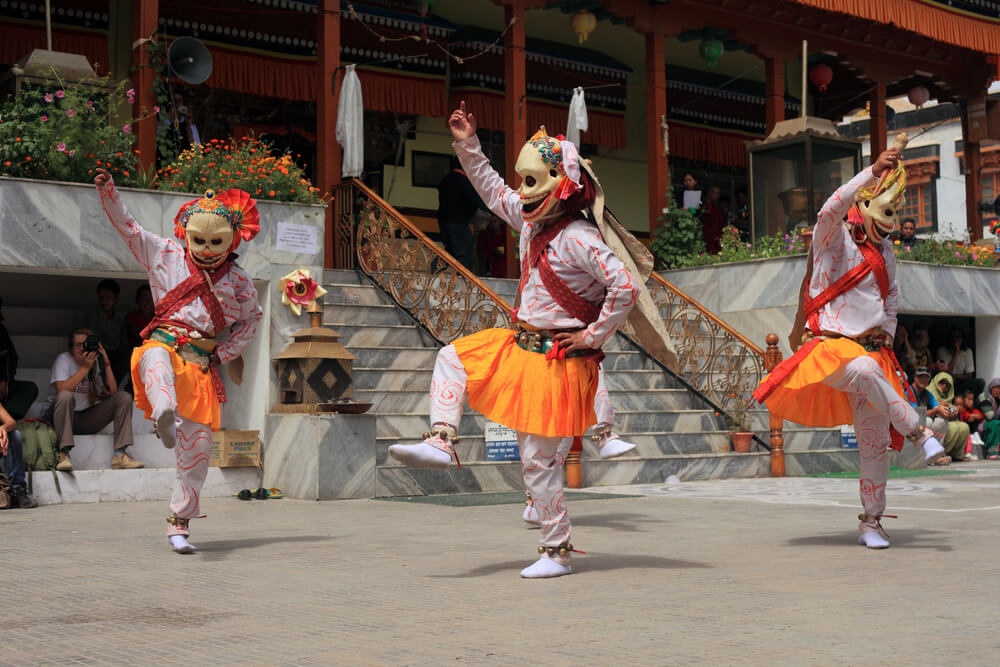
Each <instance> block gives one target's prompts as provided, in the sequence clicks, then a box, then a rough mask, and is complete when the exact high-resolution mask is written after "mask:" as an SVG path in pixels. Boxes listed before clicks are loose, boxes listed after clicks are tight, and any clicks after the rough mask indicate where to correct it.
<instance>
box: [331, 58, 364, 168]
mask: <svg viewBox="0 0 1000 667" xmlns="http://www.w3.org/2000/svg"><path fill="white" fill-rule="evenodd" d="M354 67H355V66H354V65H348V66H347V67H346V70H347V73H346V74H345V75H344V81H343V83H341V85H340V100H339V102H338V104H337V143H339V144H340V147H341V148H342V149H343V151H344V157H343V160H342V162H341V168H340V174H341V176H342V177H343V178H357V177H359V176H361V172H362V170H363V169H364V164H365V143H364V128H365V109H364V105H363V104H362V101H361V81H360V80H359V79H358V73H357V72H355V71H354Z"/></svg>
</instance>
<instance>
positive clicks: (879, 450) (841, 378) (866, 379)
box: [824, 356, 922, 532]
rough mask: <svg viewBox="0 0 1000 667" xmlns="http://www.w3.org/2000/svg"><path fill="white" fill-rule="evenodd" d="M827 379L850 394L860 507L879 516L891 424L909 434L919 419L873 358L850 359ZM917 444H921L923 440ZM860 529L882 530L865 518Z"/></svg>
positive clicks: (917, 424) (918, 422) (886, 470)
mask: <svg viewBox="0 0 1000 667" xmlns="http://www.w3.org/2000/svg"><path fill="white" fill-rule="evenodd" d="M824 382H825V383H826V384H827V385H829V386H830V387H833V388H834V389H837V390H840V391H842V392H844V393H846V394H849V395H850V399H851V406H852V408H853V409H854V432H855V436H856V437H857V439H858V456H859V458H860V461H861V475H860V478H861V483H860V484H861V506H862V507H863V508H864V510H865V514H868V515H870V516H873V517H880V516H882V514H883V513H884V512H885V483H886V479H888V477H889V442H890V437H891V436H890V435H889V427H890V426H892V427H893V428H895V429H896V430H897V431H899V432H900V433H902V434H903V435H908V434H910V433H912V432H913V431H915V430H916V428H917V426H919V425H920V418H919V416H918V415H917V411H916V410H914V409H913V406H911V405H910V404H909V402H907V401H906V400H904V399H903V398H901V397H900V396H899V394H897V393H896V390H895V389H893V387H892V385H891V384H890V383H889V380H888V379H886V377H885V374H884V373H883V372H882V369H881V368H880V367H879V365H878V364H877V363H876V362H875V360H873V359H872V358H871V357H867V356H866V357H858V358H857V359H853V360H851V362H850V363H848V364H847V365H845V366H844V367H843V368H841V369H840V370H839V371H837V372H836V373H834V374H833V375H831V376H830V377H828V378H827V379H826V380H824ZM916 444H917V446H920V445H921V444H922V440H918V441H917V442H916ZM858 528H859V530H860V531H861V532H865V531H878V530H879V528H878V524H877V522H864V521H862V522H861V523H860V525H859V527H858Z"/></svg>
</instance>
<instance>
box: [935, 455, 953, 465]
mask: <svg viewBox="0 0 1000 667" xmlns="http://www.w3.org/2000/svg"><path fill="white" fill-rule="evenodd" d="M931 465H932V466H946V465H951V457H950V456H942V457H941V458H939V459H938V460H937V461H935V462H934V463H932V464H931Z"/></svg>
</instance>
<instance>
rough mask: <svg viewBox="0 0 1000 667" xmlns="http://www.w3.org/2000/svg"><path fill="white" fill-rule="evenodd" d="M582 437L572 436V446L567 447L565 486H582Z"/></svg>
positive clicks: (579, 487)
mask: <svg viewBox="0 0 1000 667" xmlns="http://www.w3.org/2000/svg"><path fill="white" fill-rule="evenodd" d="M582 454H583V438H581V437H580V436H576V437H574V438H573V446H572V447H570V448H569V453H568V454H567V455H566V486H567V487H569V488H571V489H582V488H583V462H582V460H581V458H580V457H581V455H582Z"/></svg>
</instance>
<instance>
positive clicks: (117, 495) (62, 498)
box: [31, 447, 260, 505]
mask: <svg viewBox="0 0 1000 667" xmlns="http://www.w3.org/2000/svg"><path fill="white" fill-rule="evenodd" d="M161 448H162V447H161ZM55 474H56V475H57V476H58V477H59V486H60V488H61V489H62V494H60V493H59V492H58V491H57V490H56V484H55V480H54V479H53V475H52V473H51V472H49V471H47V470H46V471H41V472H33V473H31V483H32V487H33V488H32V495H34V496H35V498H37V499H38V502H39V503H40V504H42V505H58V504H61V503H62V504H68V503H109V502H120V501H125V500H169V499H170V496H171V494H172V493H173V492H174V478H175V477H176V474H177V473H176V470H175V469H174V468H145V469H142V470H80V471H75V472H72V473H65V472H57V473H55ZM259 486H260V469H259V468H209V469H208V477H207V478H206V479H205V486H204V487H202V490H201V497H202V498H223V497H228V496H230V495H232V494H233V493H235V492H237V491H239V490H240V489H256V488H257V487H259Z"/></svg>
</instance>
